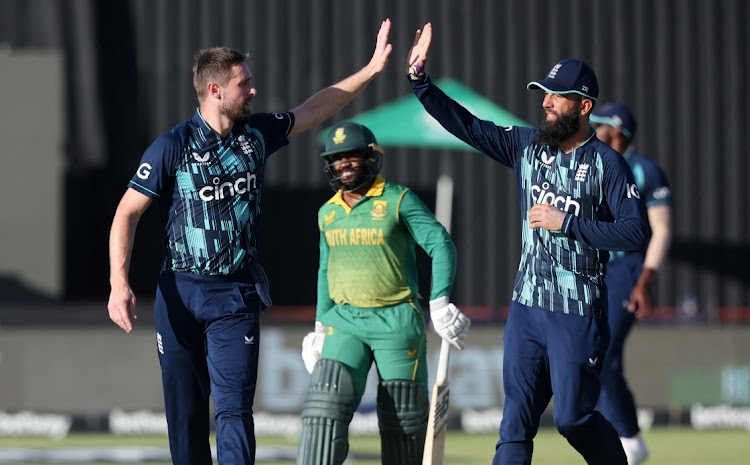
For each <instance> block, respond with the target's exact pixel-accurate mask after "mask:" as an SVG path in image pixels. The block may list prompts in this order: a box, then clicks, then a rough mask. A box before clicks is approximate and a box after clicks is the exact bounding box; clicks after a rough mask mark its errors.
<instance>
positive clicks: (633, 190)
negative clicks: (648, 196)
mask: <svg viewBox="0 0 750 465" xmlns="http://www.w3.org/2000/svg"><path fill="white" fill-rule="evenodd" d="M625 192H626V193H627V194H628V198H629V199H632V198H633V197H635V198H636V199H640V198H641V194H640V192H638V186H636V185H635V184H625Z"/></svg>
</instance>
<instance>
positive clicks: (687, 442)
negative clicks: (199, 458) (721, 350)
mask: <svg viewBox="0 0 750 465" xmlns="http://www.w3.org/2000/svg"><path fill="white" fill-rule="evenodd" d="M645 438H646V441H647V443H648V445H649V448H650V450H651V458H650V459H649V460H648V462H647V465H714V464H716V465H719V464H720V465H747V464H748V463H750V432H748V431H742V430H727V431H724V430H710V431H697V430H694V429H690V428H676V427H671V428H654V429H652V430H651V431H649V432H648V433H647V434H646V435H645ZM296 441H297V439H296V438H283V437H259V438H258V446H259V447H271V446H276V447H281V448H285V450H293V449H294V447H295V445H296ZM495 441H496V436H495V434H465V433H458V432H449V434H448V439H447V442H446V458H445V463H446V465H479V464H482V465H488V464H489V463H491V461H492V455H493V453H494V445H495ZM128 446H140V447H166V446H167V440H166V438H165V437H161V436H148V437H115V436H111V435H107V434H71V435H70V436H68V437H67V438H65V439H62V440H50V439H42V438H0V451H2V450H3V449H9V448H74V447H104V448H106V447H128ZM379 447H380V445H379V438H378V437H377V436H358V437H352V438H351V447H350V454H351V455H354V456H361V457H366V459H364V460H356V461H352V460H350V461H349V462H348V463H352V464H357V465H380V460H379V459H377V457H378V456H379ZM1 463H11V462H1ZM13 463H25V464H27V465H28V464H30V463H32V462H13ZM47 463H49V462H47ZM66 463H72V462H66ZM87 463H88V464H90V465H91V464H96V465H104V463H101V462H87ZM108 463H111V462H108ZM121 463H122V462H121ZM140 463H149V464H150V465H157V464H158V465H162V464H164V465H166V462H140ZM257 463H258V464H259V465H270V464H275V465H291V464H293V463H294V462H292V461H272V462H268V461H263V462H261V461H259V462H257ZM534 465H585V462H584V461H583V459H582V458H581V457H580V456H579V455H578V454H577V453H576V452H575V451H574V450H573V448H572V447H570V446H569V445H568V443H567V442H566V441H565V439H564V438H563V437H562V436H560V435H559V434H558V433H557V432H556V431H555V430H554V429H543V430H541V431H540V432H539V435H538V436H537V439H536V441H535V452H534Z"/></svg>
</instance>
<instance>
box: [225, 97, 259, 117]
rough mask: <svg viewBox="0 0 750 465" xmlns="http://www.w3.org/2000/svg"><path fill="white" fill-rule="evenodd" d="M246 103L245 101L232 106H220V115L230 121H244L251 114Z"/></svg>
mask: <svg viewBox="0 0 750 465" xmlns="http://www.w3.org/2000/svg"><path fill="white" fill-rule="evenodd" d="M247 103H248V102H247V100H239V101H237V102H236V103H235V104H233V105H228V104H222V106H221V114H223V115H224V116H226V117H227V118H229V119H230V120H232V121H245V120H247V119H249V118H250V115H252V114H253V112H252V111H251V110H250V107H249V106H248V105H247Z"/></svg>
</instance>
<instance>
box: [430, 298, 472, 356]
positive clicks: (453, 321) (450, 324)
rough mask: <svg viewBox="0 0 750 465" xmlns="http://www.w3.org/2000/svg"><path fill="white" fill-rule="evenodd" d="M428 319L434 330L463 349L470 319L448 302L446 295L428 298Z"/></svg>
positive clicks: (453, 344) (454, 345)
mask: <svg viewBox="0 0 750 465" xmlns="http://www.w3.org/2000/svg"><path fill="white" fill-rule="evenodd" d="M430 319H431V320H432V327H433V328H434V329H435V332H436V333H438V334H439V335H440V337H441V338H443V339H444V340H445V341H447V342H449V343H450V344H451V345H452V346H453V347H455V348H456V349H458V350H463V348H464V345H465V344H466V337H467V336H468V334H467V333H468V332H469V326H471V320H469V319H468V318H466V315H464V314H463V313H461V310H459V309H458V307H456V306H455V305H453V304H452V303H450V301H449V300H448V296H443V297H438V298H437V299H433V300H430Z"/></svg>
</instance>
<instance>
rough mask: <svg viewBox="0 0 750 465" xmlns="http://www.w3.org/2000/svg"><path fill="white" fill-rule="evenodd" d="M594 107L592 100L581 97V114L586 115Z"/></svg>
mask: <svg viewBox="0 0 750 465" xmlns="http://www.w3.org/2000/svg"><path fill="white" fill-rule="evenodd" d="M593 109H594V101H593V100H591V99H588V98H584V99H581V115H588V114H589V113H591V110H593Z"/></svg>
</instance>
